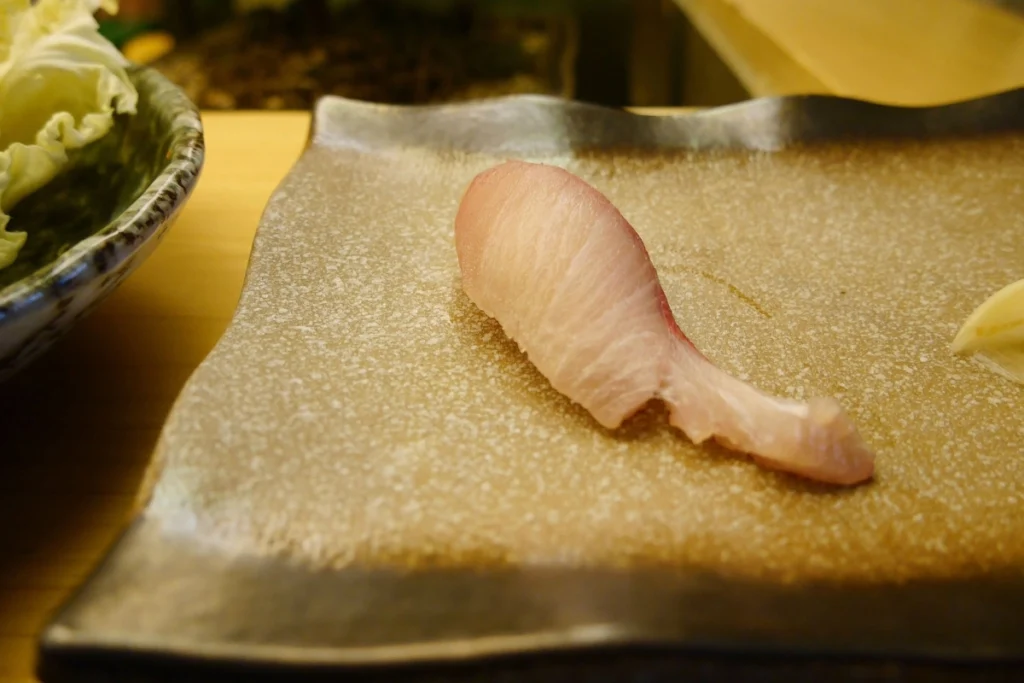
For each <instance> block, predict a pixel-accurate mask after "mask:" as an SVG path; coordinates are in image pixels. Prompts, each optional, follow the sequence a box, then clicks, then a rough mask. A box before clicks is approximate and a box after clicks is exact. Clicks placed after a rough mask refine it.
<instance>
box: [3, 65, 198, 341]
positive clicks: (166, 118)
mask: <svg viewBox="0 0 1024 683" xmlns="http://www.w3.org/2000/svg"><path fill="white" fill-rule="evenodd" d="M129 73H130V75H131V79H132V81H133V82H134V83H135V85H136V87H137V89H138V90H139V95H140V97H146V98H151V99H153V100H155V101H154V107H153V114H152V115H153V116H154V117H155V118H157V119H158V120H162V121H163V122H164V123H163V126H162V127H165V128H166V133H165V134H166V135H167V136H169V137H170V140H171V143H170V147H169V149H168V152H167V157H166V160H165V161H164V163H163V166H162V168H161V170H160V172H159V174H158V175H157V177H156V178H154V179H153V181H152V182H151V183H150V184H149V185H148V186H147V187H146V188H145V189H144V190H143V191H142V193H141V194H140V195H139V196H138V197H137V198H136V199H135V200H134V201H133V202H132V203H131V204H130V205H129V206H128V207H127V208H126V209H124V211H122V212H121V213H120V214H118V215H117V216H115V217H114V218H112V219H111V220H110V222H109V223H107V224H106V225H105V226H104V227H103V228H101V229H100V230H98V231H97V232H95V233H93V234H92V235H90V236H88V237H86V238H84V239H82V240H80V241H78V242H76V243H75V244H74V245H72V246H71V247H70V248H68V250H67V251H65V252H64V253H63V254H61V255H60V256H58V257H57V258H56V259H54V260H53V261H50V262H49V263H47V264H45V265H43V266H40V267H39V268H38V269H37V270H35V271H34V272H32V273H31V274H29V275H26V276H25V277H23V278H22V279H20V280H17V281H15V282H12V283H11V284H9V285H7V286H6V287H4V288H2V289H0V325H2V324H3V322H4V320H5V319H13V318H17V317H20V316H21V315H22V314H24V313H27V312H29V311H30V310H32V309H34V308H36V307H40V306H45V305H46V304H47V303H48V300H52V298H60V297H61V296H62V295H63V294H65V293H68V292H71V291H73V290H75V289H77V288H78V287H81V286H83V285H85V284H87V283H88V282H90V281H91V280H93V279H94V278H96V277H98V276H101V275H103V274H105V273H107V272H110V271H111V270H114V269H115V268H117V266H119V265H120V264H121V263H123V262H124V261H125V260H127V259H128V258H129V257H130V256H131V255H132V254H133V253H134V252H135V251H136V250H137V248H138V247H140V246H141V245H142V244H143V243H144V242H145V241H146V240H148V239H149V238H150V237H152V236H153V235H154V234H155V233H157V232H158V231H159V230H160V228H161V226H163V225H164V224H166V223H167V222H168V220H169V219H171V218H172V217H173V216H174V214H175V213H176V212H177V211H178V210H179V209H180V208H181V207H182V206H183V205H184V203H185V201H186V200H187V199H188V197H189V196H190V195H191V193H192V190H193V189H194V187H195V184H196V181H197V180H198V177H199V172H200V171H201V169H202V167H203V159H204V156H205V141H204V137H203V126H202V121H201V119H200V115H199V109H198V108H197V107H196V105H195V104H194V103H193V102H192V101H191V100H189V99H188V97H187V96H186V95H185V93H184V92H183V91H182V90H181V89H180V88H178V87H177V86H175V85H174V84H173V83H171V82H170V81H169V80H167V78H165V77H164V76H163V75H161V74H160V73H159V72H157V71H156V70H154V69H152V68H149V67H131V68H130V70H129ZM47 292H49V294H50V296H47V294H46V293H47Z"/></svg>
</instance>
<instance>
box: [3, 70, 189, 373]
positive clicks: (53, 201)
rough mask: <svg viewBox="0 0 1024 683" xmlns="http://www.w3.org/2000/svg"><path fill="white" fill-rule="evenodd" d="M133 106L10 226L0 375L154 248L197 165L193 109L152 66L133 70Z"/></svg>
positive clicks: (48, 340)
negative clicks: (13, 249) (15, 240)
mask: <svg viewBox="0 0 1024 683" xmlns="http://www.w3.org/2000/svg"><path fill="white" fill-rule="evenodd" d="M132 80H133V81H134V83H135V86H136V88H137V89H138V91H139V107H138V113H137V114H136V115H135V116H132V117H125V118H124V119H123V120H119V121H118V122H117V124H116V126H115V128H114V130H112V131H111V132H110V133H109V134H108V135H106V136H105V137H104V138H102V139H101V140H99V141H97V142H96V143H94V144H92V145H90V146H89V147H86V148H85V149H83V150H81V153H80V154H78V155H77V156H76V157H75V158H73V160H72V163H71V164H70V166H69V169H68V170H67V171H66V172H65V173H64V174H62V175H61V176H60V177H58V178H57V179H56V180H54V181H53V182H52V183H50V184H49V185H47V186H46V187H44V188H43V189H41V190H39V191H38V192H36V193H35V194H33V195H31V196H29V197H27V198H26V199H25V200H23V201H22V202H21V203H20V204H18V206H16V207H15V209H14V211H13V212H12V214H11V215H12V221H11V225H12V226H13V227H14V228H16V229H18V230H25V231H26V232H28V234H29V237H28V241H27V242H26V244H25V247H24V249H23V250H22V252H21V253H20V254H19V255H18V259H17V260H16V261H15V262H14V263H13V264H12V265H11V266H9V267H8V268H5V269H4V270H0V381H2V380H4V379H6V378H8V377H10V376H11V375H12V374H13V373H14V372H16V371H17V370H18V369H20V368H23V367H24V366H25V365H26V364H27V363H28V362H29V361H31V360H33V359H34V358H36V357H37V356H39V354H41V353H42V352H43V351H45V350H46V349H47V348H49V347H50V345H51V344H53V342H54V341H56V340H57V339H58V338H60V337H61V336H62V335H63V334H64V333H65V332H67V331H68V330H69V329H70V328H71V327H72V326H73V325H74V324H75V323H76V322H78V321H79V320H81V319H82V317H84V316H85V315H86V314H87V313H88V312H89V311H91V310H92V309H93V308H94V307H95V306H96V304H98V303H99V302H100V301H102V300H103V299H104V298H105V297H106V296H107V295H108V294H110V292H112V291H113V290H114V289H115V288H116V287H117V286H118V285H119V284H120V283H121V282H122V281H123V280H124V278H125V277H127V276H128V274H129V273H131V272H132V271H133V270H134V269H135V268H136V267H137V266H138V265H139V264H140V263H142V261H143V260H144V259H145V258H146V257H147V256H148V255H149V254H150V253H151V252H152V251H153V249H154V248H155V247H156V245H157V243H158V242H159V241H160V238H161V237H162V236H163V235H164V233H165V232H166V231H167V229H168V228H169V227H170V225H171V223H172V221H173V219H174V217H175V216H176V214H177V212H178V211H179V210H180V209H181V207H182V206H183V205H184V204H185V201H186V199H188V197H189V194H190V193H191V191H192V188H193V187H194V186H195V184H196V180H197V178H198V176H199V171H200V169H201V167H202V165H203V129H202V124H201V122H200V118H199V112H198V110H197V109H196V107H195V105H194V104H193V103H192V102H190V101H189V100H188V98H187V97H186V96H185V94H184V93H182V91H181V90H179V89H178V88H177V87H175V86H174V85H173V84H172V83H171V82H170V81H168V80H167V79H166V78H164V77H163V76H161V75H160V74H158V73H157V72H155V71H153V70H151V69H144V68H140V69H135V70H133V72H132Z"/></svg>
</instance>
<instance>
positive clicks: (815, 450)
mask: <svg viewBox="0 0 1024 683" xmlns="http://www.w3.org/2000/svg"><path fill="white" fill-rule="evenodd" d="M455 245H456V251H457V253H458V259H459V267H460V270H461V272H462V285H463V289H464V290H465V292H466V294H467V295H468V296H469V298H470V299H471V300H472V301H473V302H474V303H475V304H476V305H477V306H478V307H479V308H480V309H481V310H482V311H483V312H484V313H486V314H487V315H489V316H491V317H492V318H495V319H496V320H497V321H498V323H499V324H500V325H501V327H502V329H503V330H504V331H505V333H506V334H507V335H508V336H509V337H510V338H512V339H513V340H515V341H516V343H518V345H519V347H520V349H522V350H523V351H524V352H525V353H526V354H527V356H528V358H529V359H530V360H531V361H532V362H533V364H534V365H535V366H536V367H537V369H538V370H540V372H541V373H542V374H543V375H544V376H545V377H547V379H548V380H549V381H550V382H551V384H552V386H553V387H554V388H555V389H557V390H558V391H559V392H561V393H562V394H564V395H565V396H567V397H569V398H570V399H572V400H573V401H575V402H577V403H579V404H580V405H582V406H583V407H584V408H585V409H586V410H588V411H589V412H590V414H591V415H593V417H594V418H595V419H596V420H597V421H598V422H599V423H600V424H602V425H603V426H605V427H607V428H611V429H613V428H616V427H618V426H619V425H621V424H622V422H623V421H624V420H625V419H627V418H628V417H630V416H631V415H633V414H634V413H636V412H637V411H638V410H640V409H641V408H643V407H644V406H645V405H646V404H648V403H649V402H650V401H652V400H654V399H660V400H662V401H664V402H665V404H666V405H667V406H668V408H669V421H670V423H671V424H672V425H673V426H675V427H677V428H679V429H680V430H682V431H683V432H684V433H685V434H686V435H687V436H688V437H689V438H690V439H691V440H693V441H694V442H695V443H702V442H704V441H706V440H708V439H712V438H713V439H714V440H716V441H718V442H719V443H721V444H722V445H724V446H726V447H728V448H731V449H734V450H737V451H741V452H744V453H747V454H749V455H750V456H752V457H753V459H754V460H755V461H756V462H758V463H759V464H761V465H762V466H765V467H768V468H771V469H776V470H783V471H787V472H791V473H794V474H797V475H801V476H804V477H807V478H810V479H814V480H818V481H822V482H828V483H834V484H847V485H848V484H856V483H859V482H863V481H865V480H867V479H870V478H871V476H872V474H873V472H874V455H873V453H872V451H871V450H869V449H868V447H867V446H866V445H865V444H864V442H863V441H862V439H861V438H860V436H859V434H858V432H857V429H856V428H855V426H854V424H853V422H852V421H851V420H850V418H849V417H848V416H847V415H846V413H844V412H843V410H842V409H841V408H840V406H839V404H838V403H837V402H836V401H835V400H834V399H829V398H815V399H812V400H811V401H810V402H807V403H804V402H798V401H792V400H787V399H782V398H776V397H772V396H769V395H767V394H765V393H762V392H761V391H758V390H757V389H755V388H754V387H753V386H751V385H749V384H747V383H745V382H743V381H741V380H739V379H736V378H735V377H732V376H730V375H729V374H728V373H726V372H725V371H723V370H721V369H719V368H718V367H717V366H715V365H714V364H713V363H712V362H711V361H710V360H709V359H707V358H706V357H705V356H704V355H703V354H702V353H701V352H700V351H699V350H698V349H697V348H696V347H695V346H694V345H693V343H692V342H690V340H689V339H688V338H687V337H686V335H685V334H684V333H683V331H682V330H681V329H680V328H679V326H678V325H677V324H676V321H675V318H674V316H673V314H672V311H671V308H670V307H669V302H668V299H667V298H666V296H665V292H664V291H663V290H662V288H661V284H660V283H659V281H658V275H657V272H656V271H655V268H654V265H653V264H652V263H651V260H650V257H649V256H648V254H647V250H646V248H645V247H644V244H643V242H642V241H641V239H640V236H639V235H638V234H637V233H636V231H635V230H633V228H632V226H631V225H630V224H629V223H628V222H627V221H626V219H625V218H624V217H623V216H622V214H621V213H619V211H618V209H616V208H615V206H614V205H612V203H611V202H610V201H609V200H608V199H607V198H606V197H605V196H604V195H602V194H601V193H600V192H599V191H598V190H596V189H595V188H593V187H591V186H590V185H588V184H587V183H586V182H584V181H583V180H581V179H580V178H578V177H576V176H574V175H573V174H571V173H569V172H568V171H565V170H563V169H561V168H557V167H554V166H547V165H543V164H532V163H526V162H520V161H510V162H507V163H504V164H502V165H500V166H497V167H495V168H492V169H490V170H488V171H485V172H483V173H481V174H480V175H478V176H477V177H476V178H475V179H474V180H473V181H472V183H471V184H470V185H469V188H468V189H467V190H466V192H465V194H464V196H463V198H462V202H461V204H460V206H459V210H458V214H457V216H456V218H455Z"/></svg>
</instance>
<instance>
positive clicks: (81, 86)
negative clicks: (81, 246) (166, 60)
mask: <svg viewBox="0 0 1024 683" xmlns="http://www.w3.org/2000/svg"><path fill="white" fill-rule="evenodd" d="M101 7H102V8H103V9H104V10H106V11H108V12H111V13H113V12H116V11H117V2H116V0H38V1H37V2H35V3H34V4H33V2H32V1H31V0H0V269H2V268H5V267H7V266H9V265H10V264H11V263H13V262H14V259H15V257H16V256H17V255H18V252H19V251H20V250H21V247H22V245H23V244H24V243H25V238H26V235H25V233H24V232H17V231H15V230H10V231H9V230H8V229H7V228H8V223H9V222H10V216H9V215H8V212H9V211H10V210H11V208H12V207H13V206H14V205H15V204H17V203H18V202H19V201H20V200H21V199H23V198H24V197H25V196H26V195H28V194H30V193H32V192H35V191H36V190H38V189H40V188H41V187H43V186H44V185H46V183H48V182H50V181H51V180H53V178H54V177H55V176H56V175H57V174H58V173H60V171H61V170H62V169H63V168H64V167H65V166H66V165H67V163H68V152H69V151H70V150H75V149H79V148H81V147H84V146H85V145H88V144H89V143H91V142H94V141H96V140H98V139H100V138H102V137H103V136H104V135H106V134H107V132H108V131H110V129H111V127H112V126H113V124H114V115H115V114H134V113H135V106H136V102H137V100H138V94H137V93H136V91H135V88H134V86H133V85H132V84H131V82H130V81H129V79H128V74H127V72H126V70H125V67H126V66H127V62H126V60H125V59H124V57H123V56H122V55H121V53H120V52H118V50H117V48H115V47H114V46H113V45H112V44H111V43H110V42H108V41H107V40H106V39H105V38H103V37H102V36H101V35H100V34H99V31H98V28H99V27H98V24H97V23H96V20H95V19H94V18H93V15H94V14H95V12H96V10H98V9H99V8H101ZM11 227H12V228H16V226H11Z"/></svg>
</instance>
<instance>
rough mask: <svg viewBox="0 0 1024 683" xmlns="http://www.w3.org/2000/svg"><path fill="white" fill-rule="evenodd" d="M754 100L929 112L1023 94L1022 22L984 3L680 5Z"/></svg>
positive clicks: (767, 0)
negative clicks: (840, 99)
mask: <svg viewBox="0 0 1024 683" xmlns="http://www.w3.org/2000/svg"><path fill="white" fill-rule="evenodd" d="M676 3H677V4H678V5H679V6H680V7H681V8H682V9H683V10H684V11H685V12H686V13H687V15H688V16H689V18H690V21H691V22H693V24H694V25H695V26H696V27H697V29H698V30H700V31H701V33H702V34H703V35H704V37H705V38H706V39H707V40H708V41H709V42H710V43H711V44H712V45H713V46H714V47H715V49H716V50H717V51H718V53H719V55H720V56H721V57H722V59H723V60H724V61H725V62H726V63H727V64H728V65H729V67H730V68H731V69H732V70H733V71H734V72H735V73H736V74H737V76H739V78H740V80H741V81H742V82H743V84H744V85H745V86H746V87H747V89H748V90H749V91H750V92H751V93H752V94H753V95H755V96H762V95H770V94H792V93H798V92H826V93H832V94H837V95H845V96H849V97H857V98H861V99H867V100H873V101H878V102H885V103H890V104H901V105H927V104H936V103H942V102H949V101H952V100H957V99H965V98H970V97H977V96H981V95H986V94H990V93H993V92H998V91H1001V90H1009V89H1012V88H1017V87H1020V86H1022V85H1024V18H1022V17H1021V16H1020V15H1016V14H1012V13H1010V12H1009V11H1007V10H1005V9H1002V8H1000V7H997V6H994V5H992V4H989V3H984V2H979V1H978V0H829V1H828V2H821V1H820V0H676Z"/></svg>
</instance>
